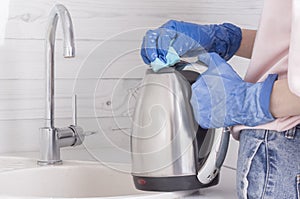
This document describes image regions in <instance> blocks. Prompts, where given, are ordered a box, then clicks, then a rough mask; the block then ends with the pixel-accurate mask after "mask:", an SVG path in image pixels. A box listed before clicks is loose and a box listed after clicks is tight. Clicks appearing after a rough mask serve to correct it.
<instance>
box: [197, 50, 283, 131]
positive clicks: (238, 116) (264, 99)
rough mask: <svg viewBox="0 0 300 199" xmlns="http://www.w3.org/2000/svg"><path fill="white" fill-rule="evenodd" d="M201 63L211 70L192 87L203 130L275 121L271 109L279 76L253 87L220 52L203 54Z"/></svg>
mask: <svg viewBox="0 0 300 199" xmlns="http://www.w3.org/2000/svg"><path fill="white" fill-rule="evenodd" d="M199 60H200V61H202V62H204V63H205V64H206V65H208V69H207V71H205V72H204V73H203V74H202V75H200V76H199V77H198V79H197V81H196V82H195V83H194V84H193V85H192V97H191V104H192V107H193V111H194V115H195V119H196V120H197V122H198V124H199V125H200V126H201V127H202V128H220V127H228V126H234V125H238V124H242V125H246V126H257V125H260V124H264V123H268V122H271V121H273V120H274V117H273V116H272V114H271V113H270V110H269V106H270V97H271V92H272V88H273V85H274V82H275V81H276V79H277V75H276V74H270V75H269V76H268V77H267V78H266V80H265V81H263V82H259V83H255V84H253V83H248V82H245V81H243V80H242V79H241V78H240V77H239V75H238V74H237V73H236V72H235V71H234V70H233V69H232V67H231V66H230V65H229V64H227V63H226V61H225V60H224V59H222V58H221V57H220V56H219V55H218V54H216V53H206V54H202V55H200V56H199Z"/></svg>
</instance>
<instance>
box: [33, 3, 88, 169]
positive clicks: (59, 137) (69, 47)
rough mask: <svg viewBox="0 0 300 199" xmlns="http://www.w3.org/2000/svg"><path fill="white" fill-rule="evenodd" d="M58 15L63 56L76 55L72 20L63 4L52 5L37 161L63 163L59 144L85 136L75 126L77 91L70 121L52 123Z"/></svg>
mask: <svg viewBox="0 0 300 199" xmlns="http://www.w3.org/2000/svg"><path fill="white" fill-rule="evenodd" d="M58 19H60V21H61V24H62V28H63V34H64V57H65V58H71V57H74V56H75V47H74V33H73V24H72V20H71V16H70V13H69V12H68V10H67V9H66V7H65V6H63V5H61V4H57V5H55V6H54V7H53V8H52V10H51V12H50V16H49V22H48V29H47V32H46V44H45V45H46V104H45V105H46V107H45V126H44V127H42V128H40V160H39V161H38V164H39V165H55V164H62V160H61V159H60V148H61V147H66V146H76V145H80V144H81V143H82V141H83V139H84V133H83V129H82V128H81V127H80V126H77V110H76V106H77V105H76V104H77V102H76V95H74V97H73V124H72V125H70V126H68V127H64V128H56V127H55V126H54V83H55V77H54V76H55V75H54V74H55V72H54V48H55V34H56V27H57V21H58Z"/></svg>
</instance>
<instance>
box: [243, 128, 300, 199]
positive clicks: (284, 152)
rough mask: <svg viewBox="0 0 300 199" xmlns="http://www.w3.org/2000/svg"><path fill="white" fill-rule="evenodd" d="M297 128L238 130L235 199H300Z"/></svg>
mask: <svg viewBox="0 0 300 199" xmlns="http://www.w3.org/2000/svg"><path fill="white" fill-rule="evenodd" d="M299 191H300V125H298V126H296V127H294V128H292V129H290V130H287V131H283V132H277V131H270V130H253V129H247V130H242V132H241V134H240V147H239V155H238V165H237V192H238V197H239V199H247V198H248V199H300V193H299Z"/></svg>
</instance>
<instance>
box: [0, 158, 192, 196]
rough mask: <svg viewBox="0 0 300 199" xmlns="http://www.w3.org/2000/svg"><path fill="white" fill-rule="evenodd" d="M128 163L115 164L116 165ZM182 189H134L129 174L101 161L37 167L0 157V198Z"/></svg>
mask: <svg viewBox="0 0 300 199" xmlns="http://www.w3.org/2000/svg"><path fill="white" fill-rule="evenodd" d="M122 167H123V168H124V171H125V170H127V171H128V168H129V167H130V165H126V164H124V165H122V164H118V165H116V167H115V168H122ZM190 193H191V191H184V192H169V193H157V192H144V191H138V190H136V189H135V187H134V185H133V182H132V177H131V175H130V173H128V172H127V173H125V172H120V171H117V170H114V169H111V168H109V167H107V166H105V165H103V164H100V163H95V162H85V161H64V164H63V165H60V166H43V167H41V166H37V165H36V160H34V159H27V158H16V157H0V197H5V198H10V197H11V198H24V197H45V198H53V197H54V198H55V197H59V198H90V197H94V198H144V197H145V198H147V199H150V198H153V199H154V198H160V199H163V198H178V197H181V196H184V195H188V194H190Z"/></svg>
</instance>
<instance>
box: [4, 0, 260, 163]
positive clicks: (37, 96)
mask: <svg viewBox="0 0 300 199" xmlns="http://www.w3.org/2000/svg"><path fill="white" fill-rule="evenodd" d="M55 2H57V1H56V0H26V1H24V0H10V1H9V6H8V7H7V8H6V9H7V11H8V20H7V23H6V24H5V25H4V26H5V33H1V34H0V36H1V37H2V36H3V35H4V38H0V39H1V42H0V153H3V152H12V151H32V150H37V149H38V140H37V134H38V128H39V127H41V126H42V125H43V120H42V118H43V113H44V110H43V106H44V101H43V96H44V73H45V66H44V62H45V60H44V35H45V28H46V24H47V17H48V13H49V10H50V9H51V7H52V6H53V5H54V4H55ZM59 2H60V3H63V4H64V5H66V7H67V8H68V9H69V10H70V12H71V15H72V18H73V23H74V28H75V38H76V57H75V58H74V59H64V58H63V57H62V42H61V35H62V34H61V28H60V27H59V28H58V34H57V38H58V41H57V42H56V78H57V85H56V99H57V101H56V115H57V120H56V124H57V125H59V126H65V125H68V124H69V123H70V122H71V119H70V115H71V103H70V100H71V95H72V93H74V92H76V93H77V94H78V95H79V117H80V118H79V120H80V122H81V124H83V125H84V127H86V128H87V129H88V130H93V129H95V128H97V124H96V123H97V122H95V120H96V119H98V120H101V121H104V122H103V132H105V134H107V136H104V135H103V136H104V137H111V139H112V140H114V141H115V142H116V143H117V144H116V145H120V146H122V147H124V148H126V147H127V148H128V144H129V142H128V136H127V134H126V132H129V131H130V117H129V116H130V115H131V114H132V109H133V107H134V97H133V98H132V96H135V88H136V87H137V85H138V83H139V81H140V79H141V78H142V77H143V74H144V72H145V70H146V69H147V67H146V66H145V65H144V64H143V62H142V60H141V58H140V57H139V48H140V45H141V40H142V36H143V34H144V32H145V31H146V30H147V29H148V28H153V27H157V26H159V25H161V24H163V23H164V22H166V21H167V20H169V19H178V20H184V21H191V22H196V23H222V22H225V21H226V22H232V23H235V24H237V25H239V26H241V27H246V28H253V29H255V28H257V26H258V22H259V17H260V14H261V9H262V6H263V0H254V1H248V0H239V1H233V0H209V1H208V0H186V1H182V0H164V1H161V0H85V1H84V0H60V1H59ZM3 5H4V4H3ZM0 6H1V2H0ZM2 9H4V10H5V8H4V7H2ZM2 26H3V24H2ZM2 26H1V27H2ZM231 63H232V64H233V65H234V67H235V68H236V69H237V70H238V72H239V74H241V75H243V74H244V73H245V70H246V68H247V64H248V60H246V59H240V58H234V59H233V60H231ZM76 78H77V80H78V81H77V82H76V83H75V84H74V82H75V79H76ZM99 78H100V79H101V81H100V84H99V82H97V81H98V80H99ZM74 85H75V88H74ZM95 85H96V88H95ZM116 85H117V86H116ZM94 94H95V96H96V98H95V101H96V110H97V111H96V113H97V114H96V116H95V114H94V109H95V108H94ZM128 102H129V103H128ZM113 116H115V118H118V119H117V123H116V119H115V118H114V117H113ZM95 117H97V118H95ZM120 126H121V127H120ZM124 132H125V133H124ZM98 135H100V134H98ZM103 136H102V137H101V136H99V139H92V138H88V139H87V140H86V143H87V144H89V145H90V146H93V147H108V146H109V144H108V143H106V142H105V141H103V140H104V139H102V138H103ZM101 140H102V141H101ZM236 151H237V142H232V143H231V147H230V154H229V155H228V158H227V159H226V164H227V165H229V166H232V167H235V161H236Z"/></svg>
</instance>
